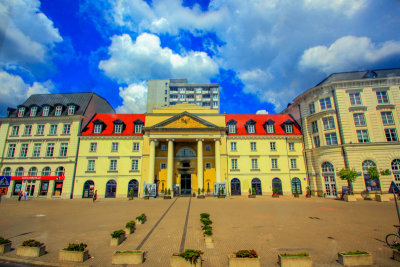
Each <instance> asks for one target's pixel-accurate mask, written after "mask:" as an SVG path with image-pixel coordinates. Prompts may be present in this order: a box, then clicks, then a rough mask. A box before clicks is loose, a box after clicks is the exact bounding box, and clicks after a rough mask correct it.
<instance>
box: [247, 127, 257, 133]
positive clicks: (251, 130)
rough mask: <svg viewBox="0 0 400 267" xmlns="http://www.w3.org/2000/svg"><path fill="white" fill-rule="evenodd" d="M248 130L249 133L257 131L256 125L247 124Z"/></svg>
mask: <svg viewBox="0 0 400 267" xmlns="http://www.w3.org/2000/svg"><path fill="white" fill-rule="evenodd" d="M247 131H248V133H255V132H256V130H255V127H254V125H248V126H247Z"/></svg>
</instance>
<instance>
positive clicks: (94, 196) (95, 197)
mask: <svg viewBox="0 0 400 267" xmlns="http://www.w3.org/2000/svg"><path fill="white" fill-rule="evenodd" d="M96 199H97V190H96V191H94V194H93V202H95V201H96Z"/></svg>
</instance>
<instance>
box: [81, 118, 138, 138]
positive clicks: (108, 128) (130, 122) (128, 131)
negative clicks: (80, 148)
mask: <svg viewBox="0 0 400 267" xmlns="http://www.w3.org/2000/svg"><path fill="white" fill-rule="evenodd" d="M97 120H100V121H102V122H103V123H104V124H105V128H104V129H103V131H102V133H100V134H95V133H93V122H94V121H97ZM116 120H120V121H122V122H123V124H124V128H123V131H122V133H120V134H119V133H114V123H113V122H114V121H116ZM137 120H140V121H142V122H145V115H144V114H96V116H94V117H93V118H92V119H91V120H90V122H89V124H88V125H87V126H86V127H85V129H84V130H83V131H82V135H83V136H96V135H115V136H118V135H124V136H125V135H143V133H140V134H135V133H134V122H135V121H137Z"/></svg>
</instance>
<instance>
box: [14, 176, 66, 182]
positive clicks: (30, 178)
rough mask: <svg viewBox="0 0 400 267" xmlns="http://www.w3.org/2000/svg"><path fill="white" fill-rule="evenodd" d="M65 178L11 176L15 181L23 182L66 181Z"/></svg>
mask: <svg viewBox="0 0 400 267" xmlns="http://www.w3.org/2000/svg"><path fill="white" fill-rule="evenodd" d="M64 179H65V176H11V180H13V181H23V180H64Z"/></svg>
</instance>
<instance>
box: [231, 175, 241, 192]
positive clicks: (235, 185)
mask: <svg viewBox="0 0 400 267" xmlns="http://www.w3.org/2000/svg"><path fill="white" fill-rule="evenodd" d="M231 194H232V196H240V195H241V194H242V192H241V190H240V180H239V179H238V178H233V179H232V181H231Z"/></svg>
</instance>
